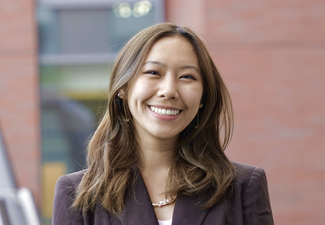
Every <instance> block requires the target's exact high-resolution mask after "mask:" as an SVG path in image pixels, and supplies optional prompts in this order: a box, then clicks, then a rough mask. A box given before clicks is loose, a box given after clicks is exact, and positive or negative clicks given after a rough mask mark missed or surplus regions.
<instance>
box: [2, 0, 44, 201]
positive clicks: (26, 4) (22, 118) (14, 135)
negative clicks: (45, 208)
mask: <svg viewBox="0 0 325 225" xmlns="http://www.w3.org/2000/svg"><path fill="white" fill-rule="evenodd" d="M34 4H35V1H32V0H25V1H9V0H5V1H0V125H1V128H2V131H3V135H4V139H5V142H6V145H7V148H8V151H9V157H10V159H11V161H12V163H13V169H14V173H15V174H16V178H17V183H18V185H19V186H23V187H28V188H30V189H31V190H32V192H33V194H34V196H35V197H36V198H37V201H38V200H39V191H40V180H39V179H40V176H39V174H40V144H39V142H40V131H39V129H40V128H39V101H38V99H39V96H38V89H39V87H38V75H37V50H36V49H37V48H36V23H35V20H34Z"/></svg>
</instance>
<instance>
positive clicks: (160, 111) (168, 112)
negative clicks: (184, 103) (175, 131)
mask: <svg viewBox="0 0 325 225" xmlns="http://www.w3.org/2000/svg"><path fill="white" fill-rule="evenodd" d="M150 109H151V111H153V112H154V113H157V114H159V115H162V116H176V115H177V114H179V113H180V112H181V110H177V109H161V108H158V107H154V106H150Z"/></svg>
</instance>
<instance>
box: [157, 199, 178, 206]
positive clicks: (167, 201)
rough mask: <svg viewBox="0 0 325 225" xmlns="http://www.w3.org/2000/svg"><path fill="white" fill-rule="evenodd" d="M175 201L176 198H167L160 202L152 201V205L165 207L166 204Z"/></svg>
mask: <svg viewBox="0 0 325 225" xmlns="http://www.w3.org/2000/svg"><path fill="white" fill-rule="evenodd" d="M174 201H175V199H174V198H166V199H164V200H163V201H160V202H159V204H155V203H152V206H154V207H156V206H158V207H163V206H165V205H169V204H172V203H173V202H174Z"/></svg>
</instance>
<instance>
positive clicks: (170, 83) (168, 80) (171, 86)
mask: <svg viewBox="0 0 325 225" xmlns="http://www.w3.org/2000/svg"><path fill="white" fill-rule="evenodd" d="M157 95H158V97H160V98H165V99H178V97H179V95H178V87H177V81H175V79H174V78H173V77H171V76H165V77H164V79H162V80H161V82H160V84H159V90H158V92H157Z"/></svg>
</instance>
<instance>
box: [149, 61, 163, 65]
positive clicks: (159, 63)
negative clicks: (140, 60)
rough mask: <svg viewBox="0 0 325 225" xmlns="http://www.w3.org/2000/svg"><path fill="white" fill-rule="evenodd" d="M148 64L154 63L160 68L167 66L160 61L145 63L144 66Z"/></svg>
mask: <svg viewBox="0 0 325 225" xmlns="http://www.w3.org/2000/svg"><path fill="white" fill-rule="evenodd" d="M148 63H153V64H156V65H158V66H165V64H164V63H162V62H159V61H147V62H145V63H144V65H146V64H148Z"/></svg>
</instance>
